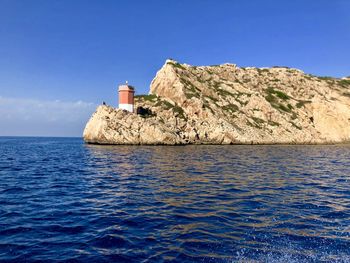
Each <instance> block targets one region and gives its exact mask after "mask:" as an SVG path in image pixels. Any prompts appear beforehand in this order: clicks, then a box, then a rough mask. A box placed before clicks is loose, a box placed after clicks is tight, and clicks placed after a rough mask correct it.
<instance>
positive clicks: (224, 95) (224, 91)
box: [216, 89, 235, 97]
mask: <svg viewBox="0 0 350 263" xmlns="http://www.w3.org/2000/svg"><path fill="white" fill-rule="evenodd" d="M216 91H217V92H218V93H219V95H221V96H222V97H227V96H230V97H235V94H233V93H231V92H229V91H227V90H224V89H217V90H216Z"/></svg>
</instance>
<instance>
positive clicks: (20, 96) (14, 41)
mask: <svg viewBox="0 0 350 263" xmlns="http://www.w3.org/2000/svg"><path fill="white" fill-rule="evenodd" d="M167 58H174V59H176V60H178V61H179V62H183V63H188V64H193V65H210V64H220V63H225V62H231V63H236V64H238V65H239V66H259V67H260V66H261V67H264V66H274V65H284V66H290V67H296V68H300V69H302V70H304V71H305V72H307V73H312V74H316V75H330V76H336V77H342V76H348V75H350V1H348V0H293V1H289V0H284V1H283V0H275V1H272V0H270V1H268V0H267V1H263V0H251V1H249V0H242V1H234V0H232V1H229V0H227V1H225V0H222V1H220V0H216V1H214V0H213V1H209V0H202V1H199V0H187V1H185V0H177V1H170V0H169V1H164V0H163V1H152V0H148V1H131V0H130V1H126V0H125V1H107V0H101V1H98V0H95V1H87V0H85V1H79V0H60V1H55V0H50V1H48V0H42V1H39V0H31V1H28V0H23V1H16V0H0V135H62V136H68V135H74V136H79V135H80V134H81V133H82V128H83V126H84V124H85V121H86V119H87V118H88V116H89V115H90V113H91V111H93V110H94V108H95V106H96V105H97V104H99V103H101V102H102V101H106V102H107V103H109V104H111V105H114V106H116V105H117V94H116V87H117V84H118V83H120V82H124V81H125V80H128V81H129V82H130V83H132V84H133V85H134V86H136V88H137V92H138V93H147V92H148V90H149V84H150V82H151V80H152V78H153V77H154V76H155V73H156V71H157V70H158V69H159V68H160V67H161V66H162V65H163V63H164V61H165V60H166V59H167ZM52 104H55V106H54V107H53V106H52ZM38 105H41V106H40V107H39V106H38ZM60 107H61V108H62V109H61V108H60ZM19 108H21V110H18V109H19ZM41 109H42V111H45V112H46V113H45V114H43V112H41ZM77 109H78V110H77ZM60 112H64V115H62V114H61V115H60ZM77 112H78V113H77ZM23 114H26V117H25V118H24V117H23ZM4 116H5V117H4ZM71 116H74V118H73V117H72V118H69V117H71ZM67 118H68V119H69V121H70V122H69V123H68V121H67ZM22 119H25V120H22ZM24 121H27V125H26V126H25V127H23V125H22V126H21V123H23V122H24ZM30 123H37V124H36V125H31V124H30Z"/></svg>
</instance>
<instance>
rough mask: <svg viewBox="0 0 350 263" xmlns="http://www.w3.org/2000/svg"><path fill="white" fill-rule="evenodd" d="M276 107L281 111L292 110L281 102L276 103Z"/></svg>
mask: <svg viewBox="0 0 350 263" xmlns="http://www.w3.org/2000/svg"><path fill="white" fill-rule="evenodd" d="M278 109H280V110H283V111H285V112H288V113H290V112H292V110H291V109H290V108H288V107H286V106H284V105H283V104H278Z"/></svg>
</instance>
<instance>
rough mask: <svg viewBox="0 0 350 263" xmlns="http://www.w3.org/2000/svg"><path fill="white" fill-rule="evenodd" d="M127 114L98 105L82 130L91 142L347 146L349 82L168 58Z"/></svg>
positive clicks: (278, 69) (296, 72)
mask: <svg viewBox="0 0 350 263" xmlns="http://www.w3.org/2000/svg"><path fill="white" fill-rule="evenodd" d="M135 109H137V112H135V113H130V112H127V111H124V110H120V109H116V108H113V107H110V106H107V105H101V106H99V107H98V108H97V110H96V112H95V113H94V114H93V115H92V117H91V118H90V120H89V121H88V123H87V124H86V127H85V130H84V140H85V141H86V142H88V143H97V144H167V145H175V144H324V143H342V142H349V141H350V78H349V77H348V78H341V79H339V78H332V77H318V76H313V75H310V74H306V73H304V72H303V71H301V70H298V69H292V68H287V67H273V68H255V67H247V68H242V67H238V66H237V65H234V64H223V65H214V66H190V65H187V64H180V63H178V62H176V61H174V60H167V61H166V62H165V64H164V66H163V67H162V68H161V69H160V70H159V71H158V72H157V75H156V77H155V78H154V79H153V81H152V83H151V86H150V92H149V95H138V96H135Z"/></svg>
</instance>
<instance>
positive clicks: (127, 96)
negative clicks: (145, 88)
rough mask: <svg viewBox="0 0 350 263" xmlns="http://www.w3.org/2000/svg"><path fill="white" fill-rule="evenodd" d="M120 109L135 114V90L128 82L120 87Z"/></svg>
mask: <svg viewBox="0 0 350 263" xmlns="http://www.w3.org/2000/svg"><path fill="white" fill-rule="evenodd" d="M118 91H119V109H123V110H127V111H130V112H134V93H135V88H134V87H133V86H130V85H129V84H128V82H126V83H125V84H124V85H120V86H119V89H118Z"/></svg>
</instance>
